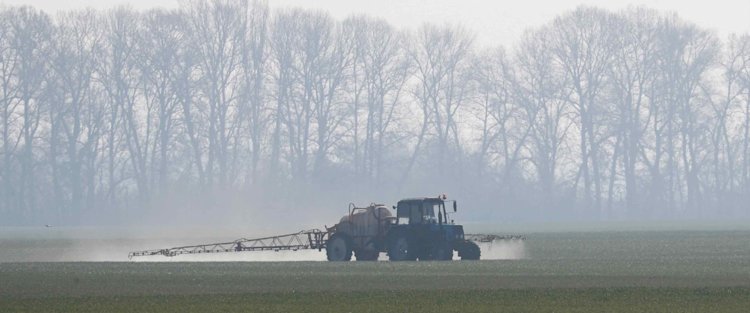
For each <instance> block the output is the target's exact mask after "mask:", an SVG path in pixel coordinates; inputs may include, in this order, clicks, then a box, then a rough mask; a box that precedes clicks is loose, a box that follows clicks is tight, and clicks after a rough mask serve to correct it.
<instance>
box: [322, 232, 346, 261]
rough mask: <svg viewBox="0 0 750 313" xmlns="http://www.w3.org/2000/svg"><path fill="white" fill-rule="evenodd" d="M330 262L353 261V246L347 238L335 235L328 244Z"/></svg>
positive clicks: (327, 252) (327, 254)
mask: <svg viewBox="0 0 750 313" xmlns="http://www.w3.org/2000/svg"><path fill="white" fill-rule="evenodd" d="M326 256H327V257H328V261H334V262H346V261H350V260H351V259H352V245H351V244H350V242H349V240H347V238H346V236H342V235H339V234H334V235H333V236H331V238H330V239H328V242H326Z"/></svg>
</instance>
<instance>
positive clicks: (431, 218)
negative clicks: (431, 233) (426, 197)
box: [422, 202, 440, 224]
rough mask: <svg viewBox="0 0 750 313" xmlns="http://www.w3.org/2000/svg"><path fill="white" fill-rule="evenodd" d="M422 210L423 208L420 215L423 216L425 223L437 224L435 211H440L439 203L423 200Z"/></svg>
mask: <svg viewBox="0 0 750 313" xmlns="http://www.w3.org/2000/svg"><path fill="white" fill-rule="evenodd" d="M423 210H424V212H423V214H422V216H423V217H424V223H425V224H437V223H438V218H437V213H436V212H439V211H440V205H439V204H437V203H427V202H425V204H424V207H423Z"/></svg>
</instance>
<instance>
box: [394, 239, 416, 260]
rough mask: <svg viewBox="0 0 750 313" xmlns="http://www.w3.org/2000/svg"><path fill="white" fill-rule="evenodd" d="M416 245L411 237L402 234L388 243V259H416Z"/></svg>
mask: <svg viewBox="0 0 750 313" xmlns="http://www.w3.org/2000/svg"><path fill="white" fill-rule="evenodd" d="M413 250H414V247H412V243H411V241H410V240H409V238H408V237H407V236H406V235H404V234H402V235H399V236H398V237H396V238H395V239H394V240H392V241H391V243H390V244H389V245H388V259H389V260H391V261H414V260H416V259H417V258H416V256H415V254H414V251H413Z"/></svg>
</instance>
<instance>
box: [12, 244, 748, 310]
mask: <svg viewBox="0 0 750 313" xmlns="http://www.w3.org/2000/svg"><path fill="white" fill-rule="evenodd" d="M1 244H2V241H0V245H1ZM0 247H1V246H0ZM525 250H526V256H525V258H524V259H521V260H492V261H479V262H460V261H453V262H410V263H391V262H372V263H357V262H350V263H345V264H338V263H327V262H195V263H192V262H163V263H130V262H102V263H88V262H69V263H0V312H15V311H20V312H60V311H86V312H115V311H134V312H170V311H171V312H207V311H218V312H232V311H238V312H239V311H242V312H435V311H444V312H748V311H749V310H750V232H747V231H732V232H729V231H710V232H707V231H690V232H676V231H675V232H658V231H652V232H589V233H569V232H566V233H540V234H530V235H528V238H527V240H526V243H525Z"/></svg>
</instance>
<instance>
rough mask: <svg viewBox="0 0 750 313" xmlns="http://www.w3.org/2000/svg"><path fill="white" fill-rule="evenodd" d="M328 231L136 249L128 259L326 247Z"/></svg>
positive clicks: (306, 231)
mask: <svg viewBox="0 0 750 313" xmlns="http://www.w3.org/2000/svg"><path fill="white" fill-rule="evenodd" d="M327 236H328V232H324V231H321V230H318V229H312V230H303V231H300V232H296V233H292V234H286V235H279V236H270V237H263V238H254V239H247V238H241V239H237V240H235V241H230V242H219V243H209V244H202V245H194V246H182V247H174V248H168V249H155V250H144V251H134V252H130V253H129V254H128V259H132V258H133V257H138V256H151V255H163V256H168V257H173V256H177V255H180V254H203V253H219V252H240V251H282V250H291V251H297V250H303V249H318V250H321V249H323V248H325V243H326V238H327Z"/></svg>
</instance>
